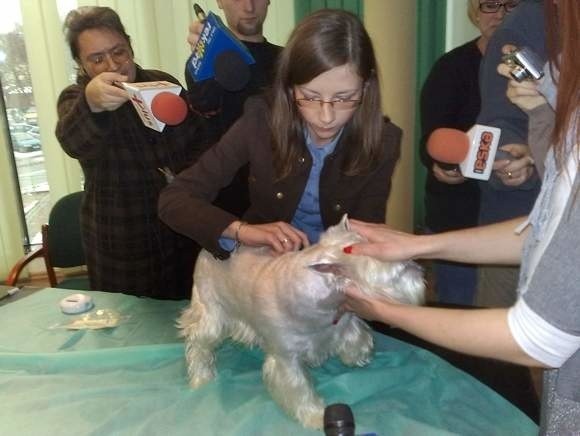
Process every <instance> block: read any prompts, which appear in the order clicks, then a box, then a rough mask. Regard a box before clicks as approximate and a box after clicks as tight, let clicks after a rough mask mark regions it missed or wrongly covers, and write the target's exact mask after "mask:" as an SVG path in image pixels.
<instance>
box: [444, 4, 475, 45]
mask: <svg viewBox="0 0 580 436" xmlns="http://www.w3.org/2000/svg"><path fill="white" fill-rule="evenodd" d="M468 2H469V0H447V17H446V19H447V29H446V30H447V31H446V34H445V51H449V50H451V49H453V48H455V47H458V46H460V45H461V44H463V43H465V42H467V41H470V40H472V39H474V38H475V37H476V36H478V35H479V30H478V29H477V27H475V26H474V25H473V24H472V23H471V21H469V18H467V4H468Z"/></svg>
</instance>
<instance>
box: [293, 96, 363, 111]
mask: <svg viewBox="0 0 580 436" xmlns="http://www.w3.org/2000/svg"><path fill="white" fill-rule="evenodd" d="M295 101H296V104H297V105H298V106H300V107H303V108H305V109H322V106H324V105H325V104H329V105H330V107H331V108H332V109H334V110H335V111H347V110H351V109H354V108H356V107H357V106H358V105H360V102H361V100H360V99H346V98H335V99H333V100H322V99H320V98H313V97H302V98H297V99H296V100H295Z"/></svg>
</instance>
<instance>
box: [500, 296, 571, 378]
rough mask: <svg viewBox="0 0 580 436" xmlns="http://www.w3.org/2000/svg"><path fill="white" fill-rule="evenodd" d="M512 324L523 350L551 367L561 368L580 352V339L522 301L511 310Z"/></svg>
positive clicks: (515, 336)
mask: <svg viewBox="0 0 580 436" xmlns="http://www.w3.org/2000/svg"><path fill="white" fill-rule="evenodd" d="M508 325H509V328H510V331H511V333H512V336H513V337H514V339H515V341H516V342H517V343H518V345H519V346H520V347H521V348H522V350H524V352H525V353H526V354H528V355H529V356H531V357H533V358H534V359H536V360H537V361H538V362H542V363H543V364H544V365H547V366H549V367H552V368H559V367H560V366H562V364H563V363H564V362H566V360H568V359H569V358H570V356H572V355H573V354H574V353H575V352H576V351H578V349H580V336H575V335H571V334H569V333H566V332H564V331H562V330H560V329H558V328H556V327H554V326H553V325H552V324H550V323H549V322H547V321H546V320H544V319H543V318H542V317H541V316H540V315H538V314H537V313H536V312H534V311H533V310H532V309H531V308H530V307H529V306H528V305H527V304H526V302H525V301H524V300H523V299H522V298H520V299H519V300H518V302H517V303H516V304H515V305H514V306H513V307H512V308H511V309H510V310H509V311H508Z"/></svg>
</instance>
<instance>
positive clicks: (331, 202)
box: [159, 97, 401, 259]
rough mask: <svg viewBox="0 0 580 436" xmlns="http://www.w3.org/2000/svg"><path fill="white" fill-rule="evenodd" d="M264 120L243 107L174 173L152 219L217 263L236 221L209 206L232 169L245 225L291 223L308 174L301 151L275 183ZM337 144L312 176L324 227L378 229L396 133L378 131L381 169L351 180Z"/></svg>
mask: <svg viewBox="0 0 580 436" xmlns="http://www.w3.org/2000/svg"><path fill="white" fill-rule="evenodd" d="M268 113H269V107H268V105H267V103H266V101H265V100H264V99H263V98H259V97H257V98H251V99H249V100H248V102H247V103H246V106H245V110H244V115H243V116H242V117H241V118H240V119H239V120H238V121H237V122H236V123H235V124H234V125H233V126H232V127H231V128H230V130H229V131H228V132H227V133H226V134H224V136H223V137H222V138H221V140H220V141H219V142H218V143H217V144H216V145H214V146H213V147H211V148H210V149H209V150H207V151H206V152H205V153H204V154H203V155H202V156H201V157H200V159H199V160H198V161H197V162H196V163H195V164H194V165H193V166H191V167H189V168H188V169H186V170H184V171H183V172H181V173H180V174H179V175H178V176H177V178H176V179H175V180H174V181H173V182H172V183H171V184H170V185H168V186H167V187H166V188H165V189H164V190H163V191H162V193H161V196H160V198H159V216H160V218H161V219H162V220H163V221H164V222H165V223H167V224H168V225H169V226H170V227H171V228H173V229H174V230H175V231H177V232H179V233H182V234H184V235H187V236H189V237H190V238H192V239H193V240H195V241H197V242H198V243H199V244H200V245H201V246H202V247H203V248H205V249H206V250H208V251H210V252H211V253H212V254H214V256H216V257H218V258H221V259H225V258H227V257H228V256H229V253H228V252H227V251H226V250H224V249H223V248H222V247H220V245H219V243H218V240H219V238H220V236H221V234H222V232H223V231H224V229H225V228H226V227H227V226H228V225H230V224H231V223H232V222H233V221H235V220H237V219H240V218H239V217H236V216H233V215H231V214H230V213H228V212H226V211H224V210H222V209H219V208H217V207H215V206H213V205H212V204H211V202H212V201H213V199H214V198H215V196H216V193H217V192H218V190H219V189H220V188H221V187H223V186H225V185H227V184H228V183H229V181H230V179H231V177H232V176H233V175H234V174H235V172H236V171H237V169H238V168H239V167H241V166H242V165H244V164H246V163H249V165H250V176H249V190H250V203H251V205H250V208H249V209H248V210H247V212H246V213H245V215H244V217H243V219H244V220H245V221H247V222H249V223H253V224H258V223H259V224H262V223H269V222H275V221H285V222H291V220H292V218H293V216H294V213H295V211H296V209H297V207H298V204H299V202H300V199H301V197H302V194H303V192H304V189H305V187H306V183H307V181H308V176H309V174H310V169H311V166H312V158H311V155H310V153H309V152H308V149H307V148H306V145H304V148H303V152H302V153H301V155H300V158H299V161H298V165H296V166H295V169H294V170H293V172H292V173H291V174H290V175H289V176H287V177H285V178H284V179H282V180H276V175H275V171H274V166H273V152H272V140H271V131H270V125H269V120H268ZM344 137H345V135H343V137H342V138H341V139H340V140H339V142H338V144H337V146H336V148H335V150H334V152H333V153H332V154H330V155H329V156H327V157H326V160H325V162H324V167H323V169H322V173H321V175H320V210H321V216H322V222H323V224H324V227H325V228H327V227H329V226H331V225H333V224H336V223H338V222H339V221H340V218H341V217H342V215H343V214H345V213H348V215H349V217H351V218H356V219H359V220H364V221H370V222H384V220H385V213H386V201H387V198H388V195H389V191H390V187H391V176H392V174H393V170H394V167H395V164H396V162H397V160H398V158H399V155H400V140H401V130H400V129H399V128H398V127H396V126H395V125H394V124H393V123H391V122H387V123H386V124H385V129H384V141H383V143H384V148H385V153H384V157H383V160H382V162H381V164H380V165H379V166H378V168H376V169H375V170H374V171H372V172H370V173H368V174H364V175H357V176H346V175H344V174H342V172H341V167H342V162H343V160H344V158H345V150H347V148H348V147H349V146H350V144H346V143H345V142H346V141H344Z"/></svg>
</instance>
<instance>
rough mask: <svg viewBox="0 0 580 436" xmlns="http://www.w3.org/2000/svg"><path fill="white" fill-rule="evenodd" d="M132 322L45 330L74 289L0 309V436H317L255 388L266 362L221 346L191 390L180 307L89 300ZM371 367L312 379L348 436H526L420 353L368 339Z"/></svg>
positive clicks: (529, 427)
mask: <svg viewBox="0 0 580 436" xmlns="http://www.w3.org/2000/svg"><path fill="white" fill-rule="evenodd" d="M84 292H86V293H88V294H90V295H91V296H92V297H93V299H94V302H95V309H93V310H97V309H114V310H117V311H119V312H121V313H122V314H123V315H129V319H128V320H127V321H125V322H124V323H123V324H121V325H119V326H118V327H116V328H113V329H105V330H83V331H70V330H65V329H61V328H53V327H54V326H55V325H58V324H62V323H64V322H66V321H67V320H70V319H71V315H64V314H62V313H61V312H60V309H59V307H58V303H59V301H60V300H61V299H62V298H63V297H65V296H67V295H69V294H70V293H71V291H68V290H63V289H50V288H48V289H44V290H42V291H39V292H37V293H35V294H33V295H31V296H29V297H26V298H23V299H21V300H18V301H15V302H13V303H10V304H8V305H6V306H3V307H0V401H1V407H0V435H3V436H9V435H18V436H23V435H103V436H111V435H152V436H153V435H163V436H174V435H175V436H177V435H203V436H205V435H252V436H253V435H268V436H271V435H276V436H278V435H292V436H299V435H321V434H322V432H321V431H319V432H317V431H312V430H306V429H304V428H302V427H301V426H300V425H299V424H298V423H296V422H295V421H293V420H292V419H290V418H289V417H287V416H286V415H285V414H284V413H283V412H282V411H281V410H280V409H279V408H278V406H277V405H276V404H275V403H274V402H273V401H272V400H271V398H270V396H269V395H268V393H267V392H266V390H265V387H264V385H263V384H262V379H261V377H262V375H261V366H262V363H263V353H262V352H261V351H260V350H258V349H247V348H245V347H242V346H239V345H236V344H233V343H230V342H227V343H225V344H224V345H223V346H222V347H221V348H220V349H219V351H218V353H217V365H218V374H217V377H216V379H215V380H214V381H213V382H211V383H209V384H207V385H206V386H203V387H201V388H199V389H197V390H192V389H190V388H189V386H188V383H187V375H186V369H185V362H184V350H183V342H182V340H181V339H179V338H178V336H177V329H176V327H175V320H176V318H177V317H178V314H179V312H180V311H181V310H182V309H183V308H184V307H185V306H186V305H187V304H188V302H187V301H157V300H151V299H145V298H137V297H133V296H128V295H123V294H112V293H105V292H87V291H84ZM375 339H376V353H375V356H374V359H373V361H372V362H371V364H370V365H368V366H367V367H364V368H348V367H346V366H344V365H343V364H342V363H341V362H340V361H339V360H337V359H331V360H329V361H327V362H326V363H325V364H324V365H323V366H322V367H320V368H315V369H313V370H311V374H312V377H313V380H314V382H315V384H316V387H317V390H318V392H319V393H320V394H321V395H322V396H323V397H324V398H325V400H326V403H327V404H331V403H335V402H345V403H347V404H349V405H350V406H351V408H352V409H353V413H354V416H355V420H356V426H357V433H358V434H361V433H365V432H375V433H376V434H378V435H451V434H459V435H478V436H479V435H510V436H516V435H534V434H537V431H538V429H537V426H536V425H535V424H534V423H533V422H532V421H531V420H530V419H529V418H528V417H527V416H526V415H524V414H523V413H522V412H521V411H519V409H517V408H515V407H514V406H513V405H511V404H510V403H509V402H508V401H506V400H505V399H503V398H502V397H500V396H499V395H497V394H496V393H495V392H494V391H492V390H491V389H489V388H487V387H486V386H485V385H483V384H481V383H479V382H478V381H477V380H475V379H474V378H472V377H471V376H469V375H467V374H465V373H463V372H461V371H459V370H458V369H456V368H454V367H453V366H451V365H449V364H448V363H447V362H445V361H444V360H442V359H440V358H438V357H436V356H435V355H433V354H431V353H430V352H428V351H425V350H422V349H420V348H417V347H414V346H411V345H409V344H406V343H403V342H400V341H397V340H395V339H392V338H389V337H386V336H384V335H380V334H375Z"/></svg>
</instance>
